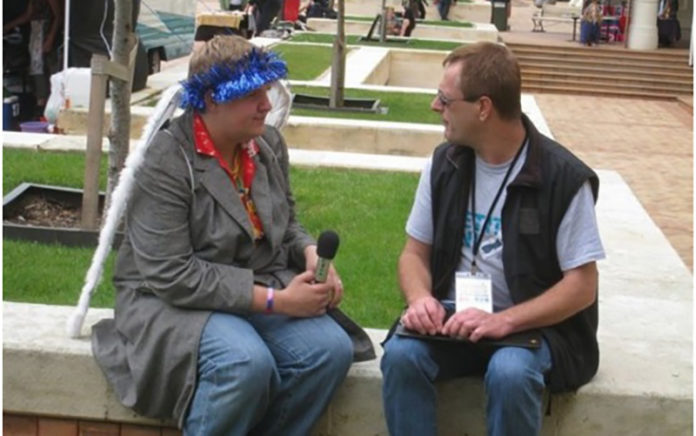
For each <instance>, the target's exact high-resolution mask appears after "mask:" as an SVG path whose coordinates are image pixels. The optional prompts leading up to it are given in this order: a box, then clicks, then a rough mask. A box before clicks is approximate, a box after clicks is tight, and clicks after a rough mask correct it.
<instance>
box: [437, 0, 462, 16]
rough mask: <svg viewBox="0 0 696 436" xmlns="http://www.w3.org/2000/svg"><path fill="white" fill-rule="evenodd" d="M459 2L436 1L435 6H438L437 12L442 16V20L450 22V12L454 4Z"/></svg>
mask: <svg viewBox="0 0 696 436" xmlns="http://www.w3.org/2000/svg"><path fill="white" fill-rule="evenodd" d="M456 2H457V0H434V2H433V3H434V4H435V5H436V6H437V12H438V13H439V14H440V19H441V20H445V21H446V20H449V10H450V7H451V6H452V3H456Z"/></svg>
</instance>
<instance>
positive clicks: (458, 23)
mask: <svg viewBox="0 0 696 436" xmlns="http://www.w3.org/2000/svg"><path fill="white" fill-rule="evenodd" d="M374 19H375V17H370V16H366V15H348V16H346V21H367V22H370V23H371V22H372V21H373V20H374ZM418 24H427V25H429V26H443V27H474V25H473V23H470V22H468V21H451V20H447V21H443V20H416V26H417V25H418Z"/></svg>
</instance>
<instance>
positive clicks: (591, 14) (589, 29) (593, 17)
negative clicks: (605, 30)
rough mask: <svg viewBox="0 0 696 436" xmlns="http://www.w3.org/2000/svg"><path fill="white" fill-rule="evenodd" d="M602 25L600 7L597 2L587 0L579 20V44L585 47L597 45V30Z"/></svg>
mask: <svg viewBox="0 0 696 436" xmlns="http://www.w3.org/2000/svg"><path fill="white" fill-rule="evenodd" d="M601 24H602V7H601V6H600V5H599V2H598V1H597V0H588V1H586V2H585V6H584V7H583V9H582V19H581V20H580V43H581V44H584V45H586V46H588V47H589V46H591V45H592V44H598V43H599V28H600V26H601Z"/></svg>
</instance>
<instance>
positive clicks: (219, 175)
mask: <svg viewBox="0 0 696 436" xmlns="http://www.w3.org/2000/svg"><path fill="white" fill-rule="evenodd" d="M256 142H257V144H258V146H259V148H260V151H259V153H258V154H257V155H256V156H255V157H254V159H255V162H256V167H257V170H256V174H255V176H254V180H253V183H252V186H253V188H252V198H253V200H254V203H255V205H256V208H257V212H258V214H259V218H260V219H261V222H262V223H263V229H264V232H265V238H264V239H263V240H262V242H260V243H258V244H254V242H253V236H252V225H251V222H250V221H249V218H248V216H247V214H246V211H245V209H244V207H243V206H242V203H241V201H240V200H239V197H238V195H237V193H236V192H235V191H234V189H233V187H232V185H231V183H230V180H229V178H228V176H227V174H226V173H225V172H224V170H223V169H222V168H221V167H220V165H219V164H218V162H217V160H216V159H215V158H213V157H208V156H202V155H199V154H198V153H196V151H195V149H194V140H193V114H192V112H190V111H188V112H185V113H184V114H183V115H182V116H181V117H179V118H176V119H174V120H172V122H171V123H169V125H167V126H165V127H164V128H163V129H162V130H161V131H160V132H158V133H157V135H156V137H155V139H154V141H153V143H152V144H151V145H150V148H149V149H148V150H147V153H146V157H145V161H144V162H143V165H142V166H141V168H140V169H139V170H138V173H137V174H136V183H135V186H134V188H133V194H132V196H131V198H130V200H129V204H128V208H127V212H126V216H125V222H126V237H125V238H124V241H123V243H122V245H121V248H120V250H119V253H118V257H117V260H116V267H115V273H114V285H115V287H116V290H117V294H116V306H115V311H114V319H105V320H101V321H100V322H99V323H97V324H96V325H95V326H94V327H93V330H92V350H93V352H94V356H95V358H96V360H97V363H98V364H99V366H100V367H101V368H102V370H103V372H104V374H105V375H106V378H107V380H108V381H109V383H110V384H111V386H112V387H113V389H114V391H115V393H116V395H117V397H118V398H119V400H120V401H121V402H122V403H123V404H124V405H125V406H127V407H130V408H132V409H134V410H135V411H137V412H138V413H141V414H143V415H145V416H149V417H153V418H161V419H173V420H175V421H176V422H177V423H178V425H179V427H181V426H182V424H183V420H184V418H185V415H186V411H187V408H188V405H189V403H190V401H191V399H192V398H193V394H194V391H195V388H196V374H197V359H198V345H199V340H200V336H201V333H202V330H203V327H204V326H205V323H206V321H207V319H208V316H209V315H210V313H211V311H220V312H229V313H238V314H245V313H248V311H249V308H250V307H251V299H252V289H253V284H254V283H258V284H263V285H267V286H274V287H277V288H283V287H285V286H286V285H287V284H288V283H289V282H290V280H291V279H292V278H293V277H294V276H295V275H296V274H297V272H298V271H302V270H304V264H305V259H304V247H306V246H307V245H309V244H312V243H314V241H313V239H312V238H311V237H310V236H309V235H308V234H307V233H306V232H305V230H304V229H303V228H302V227H301V226H300V225H299V223H298V222H297V221H296V220H295V215H294V200H293V196H292V193H291V191H290V186H289V181H288V166H289V164H288V153H287V147H286V145H285V143H284V141H283V139H282V137H281V136H280V134H279V133H278V132H277V130H275V129H274V128H272V127H270V126H267V128H266V133H265V134H264V135H263V136H262V137H260V138H257V139H256ZM332 315H333V317H334V319H336V320H337V321H338V322H339V324H341V325H342V326H343V327H344V329H346V331H347V332H348V333H349V335H350V336H351V339H352V340H353V344H354V358H355V360H367V359H370V358H374V350H373V349H372V344H371V342H370V340H369V338H368V337H367V335H366V334H365V332H364V331H363V330H362V329H361V328H360V327H359V326H357V325H356V324H354V323H353V322H352V321H351V320H350V319H349V318H348V317H346V316H345V315H344V314H342V313H341V312H338V311H336V312H334V313H333V314H332Z"/></svg>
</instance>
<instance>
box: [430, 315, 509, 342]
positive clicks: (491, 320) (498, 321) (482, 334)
mask: <svg viewBox="0 0 696 436" xmlns="http://www.w3.org/2000/svg"><path fill="white" fill-rule="evenodd" d="M511 333H512V325H510V323H509V322H507V320H506V317H505V316H504V315H503V314H502V313H488V312H484V311H483V310H479V309H474V308H469V309H465V310H462V311H461V312H456V313H454V314H453V315H452V316H451V317H450V318H449V319H448V320H447V322H446V323H445V325H444V326H443V328H442V334H443V335H447V336H452V337H459V338H466V339H468V340H469V341H471V342H478V341H479V339H481V338H488V339H500V338H503V337H505V336H507V335H509V334H511Z"/></svg>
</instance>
